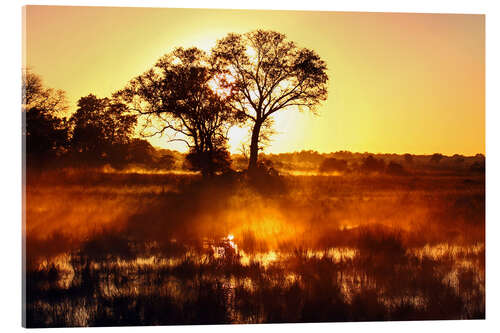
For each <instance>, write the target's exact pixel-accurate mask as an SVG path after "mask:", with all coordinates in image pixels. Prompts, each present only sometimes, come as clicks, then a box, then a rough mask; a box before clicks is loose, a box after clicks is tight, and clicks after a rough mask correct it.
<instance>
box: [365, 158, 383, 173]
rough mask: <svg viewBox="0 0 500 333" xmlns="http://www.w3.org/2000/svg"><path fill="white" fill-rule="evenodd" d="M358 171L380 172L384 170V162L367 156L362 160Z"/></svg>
mask: <svg viewBox="0 0 500 333" xmlns="http://www.w3.org/2000/svg"><path fill="white" fill-rule="evenodd" d="M360 169H361V171H364V172H381V171H384V169H385V162H384V160H383V159H377V158H375V157H373V156H372V155H369V156H368V157H365V158H363V161H362V163H361V167H360Z"/></svg>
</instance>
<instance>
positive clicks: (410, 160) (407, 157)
mask: <svg viewBox="0 0 500 333" xmlns="http://www.w3.org/2000/svg"><path fill="white" fill-rule="evenodd" d="M404 158H405V162H406V163H413V155H412V154H408V153H406V154H404Z"/></svg>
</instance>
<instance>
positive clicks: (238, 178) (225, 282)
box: [26, 160, 485, 327]
mask: <svg viewBox="0 0 500 333" xmlns="http://www.w3.org/2000/svg"><path fill="white" fill-rule="evenodd" d="M360 161H362V160H360ZM471 162H472V161H471ZM361 163H362V162H361ZM412 163H414V162H412ZM428 163H430V161H428ZM440 163H441V162H440ZM472 163H474V162H472ZM348 165H350V163H348ZM407 170H409V171H410V170H413V171H411V172H408V173H407V174H405V175H395V174H391V173H387V172H378V171H377V172H363V173H361V172H342V173H338V174H336V175H332V174H329V173H321V172H318V173H316V174H314V175H291V174H289V175H285V176H279V175H277V174H276V175H275V176H269V177H268V178H264V179H263V180H261V181H260V182H259V181H258V182H253V183H252V184H251V183H249V182H248V180H247V179H246V178H245V176H244V175H243V174H227V175H220V176H217V177H214V178H212V179H209V180H203V179H202V178H201V177H200V176H199V175H196V174H188V173H185V174H184V173H138V172H123V171H122V172H113V170H107V171H105V172H103V170H96V169H62V170H54V171H52V172H43V173H40V174H39V176H37V177H34V175H35V173H32V174H30V175H29V176H28V183H27V189H26V199H27V221H28V222H27V226H26V236H27V241H26V246H27V273H26V274H27V275H26V276H27V309H28V311H27V312H28V317H27V318H28V326H32V327H56V326H102V325H104V326H105V325H156V324H202V323H260V322H313V321H357V320H409V319H416V320H418V319H467V318H484V294H485V291H484V240H485V236H484V219H485V197H484V190H485V183H484V172H470V171H467V169H466V168H464V169H462V168H455V169H449V168H448V169H447V171H446V172H444V171H443V169H439V168H434V169H432V168H428V169H427V171H426V172H415V171H414V170H415V169H410V168H409V167H408V168H407Z"/></svg>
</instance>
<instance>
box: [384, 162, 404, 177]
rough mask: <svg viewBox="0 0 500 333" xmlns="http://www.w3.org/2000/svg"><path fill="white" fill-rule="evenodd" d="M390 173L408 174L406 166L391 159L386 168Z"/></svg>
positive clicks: (395, 174) (397, 174) (394, 174)
mask: <svg viewBox="0 0 500 333" xmlns="http://www.w3.org/2000/svg"><path fill="white" fill-rule="evenodd" d="M385 171H386V172H387V173H388V174H390V175H393V176H404V175H406V174H407V172H406V170H405V168H404V167H403V166H402V165H401V164H399V163H396V162H394V161H391V162H390V163H389V164H388V165H387V168H386V170H385Z"/></svg>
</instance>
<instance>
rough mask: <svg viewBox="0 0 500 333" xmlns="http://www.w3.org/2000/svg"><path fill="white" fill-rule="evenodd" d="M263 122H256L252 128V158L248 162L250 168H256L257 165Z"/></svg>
mask: <svg viewBox="0 0 500 333" xmlns="http://www.w3.org/2000/svg"><path fill="white" fill-rule="evenodd" d="M261 126H262V123H260V122H255V125H254V126H253V129H252V138H251V141H250V160H249V162H248V170H254V169H255V168H256V167H257V158H258V155H259V135H260V128H261Z"/></svg>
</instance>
